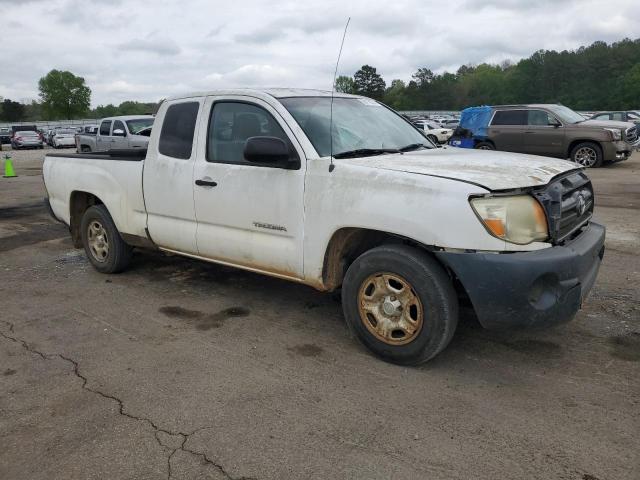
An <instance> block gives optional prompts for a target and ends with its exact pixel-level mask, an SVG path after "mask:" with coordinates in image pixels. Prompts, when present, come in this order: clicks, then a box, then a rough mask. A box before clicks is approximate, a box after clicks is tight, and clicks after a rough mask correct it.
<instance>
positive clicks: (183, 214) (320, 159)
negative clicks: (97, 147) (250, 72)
mask: <svg viewBox="0 0 640 480" xmlns="http://www.w3.org/2000/svg"><path fill="white" fill-rule="evenodd" d="M331 107H332V108H331ZM330 112H332V115H331V113H330ZM330 135H331V136H330ZM43 175H44V181H45V187H46V191H47V195H48V200H47V201H48V206H49V208H50V211H51V212H52V214H53V215H54V217H55V218H57V219H59V220H60V221H62V222H64V223H65V224H67V225H68V226H69V230H70V233H71V236H72V239H73V243H74V245H75V246H76V247H84V249H85V252H86V254H87V256H88V259H89V261H90V262H91V264H92V265H93V266H94V267H95V268H96V270H98V271H99V272H102V273H116V272H119V271H122V270H123V269H125V268H126V267H127V265H128V264H129V262H130V260H131V255H132V248H133V247H134V246H136V247H143V248H154V249H160V250H163V251H167V252H171V253H175V254H181V255H185V256H187V257H191V258H198V259H201V260H205V261H210V262H217V263H221V264H224V265H230V266H236V267H238V268H243V269H246V270H250V271H253V272H260V273H264V274H268V275H272V276H275V277H278V278H283V279H287V280H291V281H294V282H298V283H303V284H306V285H309V286H312V287H315V288H317V289H319V290H322V291H332V290H336V289H338V288H342V295H341V296H342V307H343V312H344V316H345V318H346V321H347V323H348V325H349V327H350V328H351V329H352V331H353V332H354V333H355V335H356V337H358V338H359V339H360V340H361V341H362V342H363V344H364V345H366V346H367V347H368V348H369V349H371V351H373V352H374V353H376V354H377V355H379V356H381V357H383V358H385V359H387V360H390V361H392V362H396V363H401V364H416V363H421V362H424V361H427V360H429V359H430V358H432V357H434V356H435V355H437V354H438V352H440V351H441V350H443V349H444V348H445V347H446V345H447V344H448V343H449V341H450V340H451V338H452V336H453V334H454V331H455V329H456V325H457V322H458V308H459V307H458V298H459V296H460V297H466V298H469V299H470V301H471V304H472V305H473V308H474V309H475V312H476V315H477V318H478V319H479V321H480V323H481V324H482V325H483V326H485V327H487V328H507V327H514V326H533V325H536V326H546V325H551V324H554V323H558V322H564V321H568V320H570V319H571V318H573V316H574V315H575V313H576V312H577V310H578V309H579V308H580V306H581V304H582V303H583V302H584V301H585V299H586V297H587V294H588V292H589V290H590V289H591V287H592V285H593V284H594V281H595V279H596V275H597V272H598V268H599V266H600V262H601V259H602V256H603V254H604V237H605V229H604V227H602V226H600V225H598V224H597V223H595V222H593V221H592V219H591V217H592V213H593V205H594V192H593V188H592V185H591V182H590V181H589V178H588V177H587V175H586V173H585V172H584V171H583V169H582V168H581V167H580V166H579V165H577V164H575V163H570V162H566V161H564V160H554V159H548V158H538V157H532V156H523V155H518V154H513V153H501V152H482V151H474V150H463V149H457V148H438V149H436V148H434V146H433V145H432V144H431V143H430V142H428V141H426V139H425V138H424V136H423V134H422V133H420V132H419V131H417V130H416V129H415V128H414V127H412V126H411V125H410V124H409V123H408V122H407V121H406V120H405V119H403V118H402V117H401V116H400V115H398V114H397V113H395V112H394V111H393V110H391V109H389V108H387V107H385V106H384V105H382V104H380V103H378V102H376V101H375V100H372V99H369V98H365V97H359V96H353V95H347V94H341V93H336V94H335V95H334V96H333V98H332V95H331V94H330V93H327V92H323V91H318V92H314V91H310V90H294V89H271V90H222V91H213V92H209V93H206V94H193V95H185V96H182V97H175V98H171V99H169V100H166V101H164V102H163V103H162V105H161V106H160V109H159V111H158V116H157V119H156V126H155V127H154V128H153V130H152V133H151V139H150V141H149V146H148V149H147V150H146V152H145V151H141V150H140V149H138V150H129V151H127V152H123V151H118V152H115V151H112V152H105V153H104V154H102V155H96V154H91V155H88V154H49V155H47V156H46V158H45V161H44V167H43ZM282 301H283V302H286V301H287V299H286V298H284V297H283V298H282Z"/></svg>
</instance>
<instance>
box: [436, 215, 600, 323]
mask: <svg viewBox="0 0 640 480" xmlns="http://www.w3.org/2000/svg"><path fill="white" fill-rule="evenodd" d="M604 238H605V228H604V227H603V226H602V225H598V224H597V223H591V224H590V225H589V226H588V227H587V229H586V230H585V231H584V232H582V233H581V234H580V235H579V236H578V237H577V238H576V239H575V240H573V241H571V242H569V243H567V244H565V245H563V246H554V247H550V248H546V249H543V250H536V251H532V252H520V253H510V254H508V253H504V254H495V253H451V252H436V256H437V257H438V258H439V259H440V261H441V262H442V263H444V264H445V265H447V266H448V267H449V268H450V269H451V270H452V271H453V272H454V273H455V274H456V276H457V277H458V279H459V280H460V282H461V283H462V285H463V286H464V288H465V290H466V291H467V294H468V295H469V298H470V299H471V303H472V304H473V307H474V309H475V312H476V315H477V316H478V320H479V321H480V323H481V324H482V326H483V327H485V328H489V329H501V328H512V327H530V326H536V327H538V326H540V327H544V326H550V325H553V324H557V323H563V322H567V321H569V320H571V319H573V317H574V316H575V314H576V312H577V311H578V310H579V309H580V306H581V305H582V302H583V300H584V299H585V298H586V297H587V295H588V293H589V291H590V290H591V287H592V286H593V284H594V283H595V280H596V277H597V275H598V270H599V269H600V263H601V261H602V257H603V255H604Z"/></svg>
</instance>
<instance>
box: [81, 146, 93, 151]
mask: <svg viewBox="0 0 640 480" xmlns="http://www.w3.org/2000/svg"><path fill="white" fill-rule="evenodd" d="M90 151H91V147H89V146H88V145H81V146H80V152H81V153H89V152H90Z"/></svg>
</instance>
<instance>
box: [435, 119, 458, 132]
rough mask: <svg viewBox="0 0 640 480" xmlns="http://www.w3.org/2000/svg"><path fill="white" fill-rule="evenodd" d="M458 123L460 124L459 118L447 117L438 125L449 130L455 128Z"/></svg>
mask: <svg viewBox="0 0 640 480" xmlns="http://www.w3.org/2000/svg"><path fill="white" fill-rule="evenodd" d="M458 125H460V119H456V118H447V119H445V120H442V121H441V122H440V126H442V127H444V128H450V129H451V130H455V129H456V128H457V126H458Z"/></svg>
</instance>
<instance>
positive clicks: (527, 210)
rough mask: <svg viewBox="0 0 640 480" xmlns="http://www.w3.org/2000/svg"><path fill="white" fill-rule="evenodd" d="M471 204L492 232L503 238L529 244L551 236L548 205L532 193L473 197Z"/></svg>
mask: <svg viewBox="0 0 640 480" xmlns="http://www.w3.org/2000/svg"><path fill="white" fill-rule="evenodd" d="M471 206H472V208H473V210H474V211H475V212H476V215H478V218H479V219H480V221H481V222H482V223H483V225H484V226H485V228H486V229H487V230H488V231H489V233H490V234H491V235H493V236H494V237H497V238H500V239H501V240H506V241H507V242H511V243H517V244H519V245H525V244H527V243H531V242H535V241H543V240H546V239H547V238H549V230H548V228H547V217H546V215H545V213H544V209H543V208H542V205H540V203H538V201H537V200H536V199H535V198H533V197H532V196H530V195H513V196H509V197H479V198H472V199H471Z"/></svg>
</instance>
